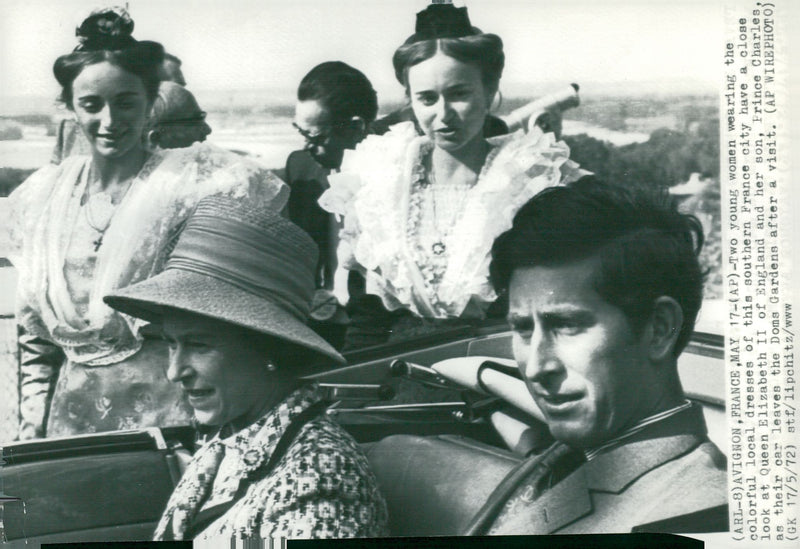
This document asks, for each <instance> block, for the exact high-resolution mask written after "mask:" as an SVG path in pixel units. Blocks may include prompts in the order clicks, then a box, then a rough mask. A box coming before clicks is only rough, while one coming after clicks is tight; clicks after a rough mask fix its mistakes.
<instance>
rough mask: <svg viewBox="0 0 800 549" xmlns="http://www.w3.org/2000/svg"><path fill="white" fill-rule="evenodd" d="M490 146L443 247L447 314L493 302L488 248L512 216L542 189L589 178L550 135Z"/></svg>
mask: <svg viewBox="0 0 800 549" xmlns="http://www.w3.org/2000/svg"><path fill="white" fill-rule="evenodd" d="M489 141H490V143H491V144H492V145H493V150H492V151H491V153H490V155H489V157H488V158H487V160H486V163H485V164H484V167H483V169H482V171H481V175H480V178H479V180H478V184H477V185H476V186H475V187H474V188H473V189H472V195H471V196H470V199H469V201H468V202H467V205H466V207H465V211H464V215H463V218H462V220H461V222H460V223H459V226H457V227H456V228H455V230H454V234H455V235H458V236H457V239H456V240H455V242H454V245H453V246H452V247H448V251H450V252H451V255H450V258H449V264H448V269H447V271H446V273H445V276H444V278H443V280H442V283H441V285H440V287H439V291H438V296H437V297H438V299H439V300H440V301H441V302H442V303H444V304H446V305H447V308H448V309H449V311H450V313H451V315H461V314H462V313H464V311H465V310H466V309H467V306H468V305H469V303H470V301H471V300H477V301H478V302H484V303H489V302H492V301H494V300H495V299H497V295H496V293H495V292H494V289H493V288H492V285H491V283H490V282H489V263H490V261H491V255H490V253H491V248H492V244H493V243H494V240H495V239H496V238H497V237H498V236H499V235H500V234H502V233H503V232H505V231H506V230H508V229H510V228H511V224H512V221H513V219H514V215H515V214H516V213H517V211H518V210H519V209H520V208H521V207H522V206H523V205H524V204H525V203H526V202H527V201H528V200H530V199H531V198H533V196H535V195H536V194H537V193H539V192H540V191H542V190H544V189H545V188H547V187H552V186H555V185H563V184H566V183H568V182H571V181H574V180H576V179H578V178H580V177H581V176H583V175H586V174H587V173H588V172H586V171H585V170H581V169H580V167H579V166H578V164H577V163H575V162H573V161H572V160H570V159H569V152H570V151H569V147H568V146H567V144H566V143H564V142H563V141H556V139H555V136H554V135H553V134H552V133H546V134H543V133H542V132H541V131H535V132H531V133H527V134H526V133H523V132H522V131H518V132H515V133H513V134H511V135H505V136H501V137H496V138H493V139H490V140H489Z"/></svg>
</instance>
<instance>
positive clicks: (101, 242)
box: [92, 234, 104, 252]
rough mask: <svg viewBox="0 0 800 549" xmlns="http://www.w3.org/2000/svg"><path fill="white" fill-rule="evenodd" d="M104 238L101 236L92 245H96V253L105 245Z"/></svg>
mask: <svg viewBox="0 0 800 549" xmlns="http://www.w3.org/2000/svg"><path fill="white" fill-rule="evenodd" d="M103 236H104V235H102V234H101V235H100V237H99V238H98V239H97V240H95V241H94V242H92V244H94V251H95V252H96V251H97V250H99V249H100V246H102V245H103Z"/></svg>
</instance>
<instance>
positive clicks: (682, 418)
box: [585, 404, 707, 493]
mask: <svg viewBox="0 0 800 549" xmlns="http://www.w3.org/2000/svg"><path fill="white" fill-rule="evenodd" d="M676 409H677V411H673V412H672V413H671V414H669V415H667V416H665V417H659V419H657V420H656V421H653V422H649V423H647V425H645V426H644V428H642V429H639V430H637V431H636V432H634V433H632V434H629V435H627V436H621V437H617V439H621V440H618V442H617V444H616V446H613V447H609V448H607V449H606V450H605V451H603V452H600V453H598V454H596V455H595V456H593V458H592V459H591V461H589V462H588V463H587V464H586V465H585V470H586V472H587V483H588V486H589V488H590V489H592V490H599V491H605V492H615V493H616V492H620V491H621V490H623V489H625V487H626V486H628V485H629V484H630V483H631V482H633V481H634V480H636V479H637V478H639V477H640V476H642V475H644V474H645V473H647V472H648V471H650V470H652V469H654V468H655V467H658V466H659V465H661V464H663V463H665V462H667V461H669V460H671V459H674V458H676V457H679V456H681V455H684V454H686V453H688V452H690V451H691V450H693V449H694V448H696V447H697V446H698V445H699V444H701V443H702V442H704V441H705V440H707V430H706V424H705V420H704V419H703V408H702V406H700V405H697V404H690V405H689V406H685V405H683V406H680V407H676ZM668 411H669V410H668ZM659 416H661V414H659ZM648 419H650V418H648ZM644 421H647V420H644ZM637 425H638V424H637ZM634 427H636V426H634ZM632 429H633V428H632ZM626 433H627V432H626ZM617 439H615V440H617Z"/></svg>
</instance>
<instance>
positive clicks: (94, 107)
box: [80, 102, 100, 114]
mask: <svg viewBox="0 0 800 549" xmlns="http://www.w3.org/2000/svg"><path fill="white" fill-rule="evenodd" d="M80 107H81V108H82V109H83V110H84V111H86V112H88V113H92V114H94V113H96V112H99V111H100V104H99V103H94V102H91V103H81V104H80Z"/></svg>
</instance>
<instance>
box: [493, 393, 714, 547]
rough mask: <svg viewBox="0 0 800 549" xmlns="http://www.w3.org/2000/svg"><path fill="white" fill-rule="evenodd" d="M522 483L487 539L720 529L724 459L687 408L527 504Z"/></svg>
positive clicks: (697, 410)
mask: <svg viewBox="0 0 800 549" xmlns="http://www.w3.org/2000/svg"><path fill="white" fill-rule="evenodd" d="M526 493H528V494H530V493H531V490H530V488H529V489H528V490H527V492H526V486H525V485H524V483H523V486H521V487H520V488H519V489H517V490H516V491H515V493H514V495H512V498H511V499H510V500H509V503H507V504H506V511H507V510H508V509H509V508H513V512H505V513H503V514H501V516H500V517H499V518H498V520H497V521H496V522H495V524H494V525H493V527H492V529H491V531H490V533H492V534H551V533H559V534H562V533H563V534H583V533H614V532H631V531H662V532H664V531H665V532H672V533H682V532H686V533H689V532H709V531H726V530H727V505H726V504H727V474H726V472H725V456H724V455H723V454H722V453H721V452H720V451H719V449H718V448H717V447H716V446H715V445H714V444H713V443H712V442H710V441H709V440H708V438H707V435H706V426H705V421H704V419H703V415H702V408H701V407H700V406H698V405H694V406H692V407H691V408H689V409H687V410H685V411H683V412H680V413H678V414H676V415H674V416H672V417H669V418H666V419H664V420H663V421H661V422H657V423H655V424H653V425H651V426H649V427H647V428H645V429H644V430H643V431H641V432H640V433H637V434H636V435H634V436H632V437H631V438H630V439H628V440H626V441H624V442H623V443H622V444H621V445H619V446H616V447H614V448H612V449H610V450H608V451H606V452H604V453H602V454H600V455H598V456H597V457H595V458H594V459H592V460H591V461H589V462H586V463H584V464H583V465H581V466H580V467H579V468H578V469H577V470H576V471H574V472H573V473H571V474H570V475H569V476H567V477H566V478H564V479H563V480H562V481H560V482H559V483H557V484H556V485H555V486H553V487H551V488H549V489H548V490H546V491H544V492H543V493H542V494H541V495H540V496H539V497H537V498H535V499H532V500H531V499H530V498H527V499H528V500H527V501H526Z"/></svg>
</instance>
